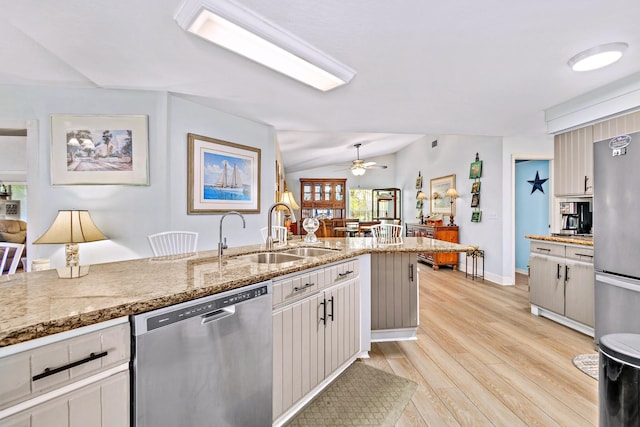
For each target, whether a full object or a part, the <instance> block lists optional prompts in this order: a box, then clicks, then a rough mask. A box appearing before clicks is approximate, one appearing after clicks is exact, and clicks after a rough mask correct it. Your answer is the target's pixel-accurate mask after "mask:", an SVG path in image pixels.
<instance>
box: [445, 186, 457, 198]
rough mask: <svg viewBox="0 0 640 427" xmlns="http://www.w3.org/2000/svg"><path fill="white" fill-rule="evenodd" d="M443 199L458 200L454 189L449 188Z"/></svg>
mask: <svg viewBox="0 0 640 427" xmlns="http://www.w3.org/2000/svg"><path fill="white" fill-rule="evenodd" d="M444 197H449V198H451V199H457V198H458V192H457V191H456V189H455V188H453V187H451V188H449V189H448V190H447V192H446V193H444Z"/></svg>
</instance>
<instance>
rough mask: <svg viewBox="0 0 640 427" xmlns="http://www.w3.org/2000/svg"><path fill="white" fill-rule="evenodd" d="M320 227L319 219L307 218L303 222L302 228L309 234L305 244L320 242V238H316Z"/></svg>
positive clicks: (305, 238) (305, 237)
mask: <svg viewBox="0 0 640 427" xmlns="http://www.w3.org/2000/svg"><path fill="white" fill-rule="evenodd" d="M318 227H320V221H318V218H305V219H304V221H303V222H302V228H304V230H305V231H306V232H307V235H306V236H304V242H305V243H316V242H318V237H317V236H316V230H318Z"/></svg>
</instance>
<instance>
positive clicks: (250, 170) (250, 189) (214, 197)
mask: <svg viewBox="0 0 640 427" xmlns="http://www.w3.org/2000/svg"><path fill="white" fill-rule="evenodd" d="M187 140H188V144H187V145H188V159H187V163H188V164H187V170H188V177H187V198H188V201H187V203H188V206H187V213H189V214H210V213H221V212H226V211H230V210H233V211H238V212H251V213H259V212H260V154H261V152H260V149H259V148H254V147H248V146H245V145H240V144H235V143H233V142H228V141H223V140H220V139H214V138H208V137H206V136H200V135H194V134H192V133H190V134H188V135H187Z"/></svg>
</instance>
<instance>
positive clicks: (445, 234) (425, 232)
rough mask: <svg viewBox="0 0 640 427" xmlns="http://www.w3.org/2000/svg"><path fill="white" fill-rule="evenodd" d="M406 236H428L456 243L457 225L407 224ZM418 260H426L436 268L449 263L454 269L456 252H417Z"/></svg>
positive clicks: (456, 257)
mask: <svg viewBox="0 0 640 427" xmlns="http://www.w3.org/2000/svg"><path fill="white" fill-rule="evenodd" d="M406 228H407V231H406V234H407V237H428V238H430V239H437V240H444V241H445V242H451V243H458V227H457V226H448V225H431V224H407V225H406ZM418 260H419V261H423V262H426V263H427V264H430V265H432V266H433V269H434V270H438V269H439V268H440V266H441V265H450V266H451V267H452V268H453V269H454V270H457V269H458V253H457V252H444V253H436V254H432V253H419V254H418Z"/></svg>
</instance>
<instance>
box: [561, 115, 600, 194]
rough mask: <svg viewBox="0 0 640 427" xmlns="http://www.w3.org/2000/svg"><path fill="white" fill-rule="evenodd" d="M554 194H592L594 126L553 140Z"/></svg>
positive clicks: (564, 134)
mask: <svg viewBox="0 0 640 427" xmlns="http://www.w3.org/2000/svg"><path fill="white" fill-rule="evenodd" d="M553 160H554V169H553V172H554V179H555V183H554V194H555V195H556V196H559V197H562V196H592V195H593V127H592V126H587V127H584V128H581V129H576V130H573V131H571V132H566V133H563V134H560V135H556V136H555V137H554V159H553Z"/></svg>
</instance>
